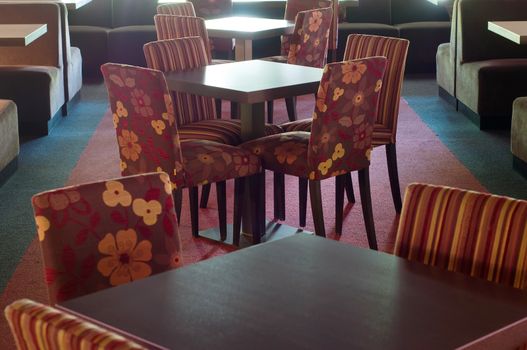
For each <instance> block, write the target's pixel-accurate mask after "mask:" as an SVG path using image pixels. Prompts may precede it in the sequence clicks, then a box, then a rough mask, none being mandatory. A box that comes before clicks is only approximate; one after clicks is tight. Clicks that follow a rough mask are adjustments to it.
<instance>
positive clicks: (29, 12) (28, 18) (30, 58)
mask: <svg viewBox="0 0 527 350" xmlns="http://www.w3.org/2000/svg"><path fill="white" fill-rule="evenodd" d="M0 23H2V24H27V23H41V24H47V32H46V34H44V35H43V36H42V37H40V38H38V39H37V40H35V41H34V42H33V43H31V45H29V46H24V47H0V65H31V66H52V67H59V68H61V70H62V71H63V69H64V68H63V67H64V59H63V51H64V50H63V48H62V42H63V40H62V30H61V28H62V22H61V13H60V7H59V5H58V4H57V3H52V2H42V3H14V2H10V3H0ZM61 79H62V76H61Z"/></svg>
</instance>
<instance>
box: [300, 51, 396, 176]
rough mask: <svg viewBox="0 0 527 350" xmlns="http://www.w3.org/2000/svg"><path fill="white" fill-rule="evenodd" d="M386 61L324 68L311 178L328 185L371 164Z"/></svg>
mask: <svg viewBox="0 0 527 350" xmlns="http://www.w3.org/2000/svg"><path fill="white" fill-rule="evenodd" d="M385 67H386V58H384V57H371V58H365V59H363V60H355V61H345V62H337V63H330V64H328V65H326V67H325V68H324V74H323V75H322V79H321V80H320V86H319V88H318V92H317V101H316V105H315V111H314V113H313V123H312V127H311V137H310V139H309V147H308V151H307V158H308V159H307V160H308V164H309V167H310V169H309V171H310V172H309V178H310V179H311V180H322V179H325V178H328V177H332V176H336V175H340V174H344V173H347V172H350V171H354V170H360V169H364V168H367V167H368V166H369V165H370V153H371V135H372V132H373V122H374V120H375V117H376V114H377V105H378V100H379V92H380V90H381V87H382V77H383V74H384V69H385Z"/></svg>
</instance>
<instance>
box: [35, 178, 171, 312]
mask: <svg viewBox="0 0 527 350" xmlns="http://www.w3.org/2000/svg"><path fill="white" fill-rule="evenodd" d="M32 204H33V209H34V213H35V222H36V225H37V232H38V239H39V241H40V244H41V248H42V253H43V257H44V266H45V279H46V284H47V286H48V292H49V298H50V302H51V303H52V304H54V303H56V302H60V301H64V300H67V299H71V298H74V297H79V296H82V295H85V294H89V293H93V292H95V291H98V290H101V289H105V288H109V287H113V286H117V285H121V284H124V283H128V282H131V281H135V280H138V279H141V278H145V277H148V276H151V275H153V274H156V273H160V272H163V271H167V270H169V269H172V268H175V267H178V266H180V264H181V255H180V240H179V233H178V229H177V222H176V218H175V213H174V200H173V197H172V187H171V184H170V178H169V176H168V175H167V174H165V173H149V174H143V175H136V176H130V177H124V178H119V179H114V180H107V181H101V182H97V183H91V184H85V185H78V186H73V187H67V188H62V189H57V190H52V191H48V192H44V193H40V194H37V195H35V196H34V197H33V199H32Z"/></svg>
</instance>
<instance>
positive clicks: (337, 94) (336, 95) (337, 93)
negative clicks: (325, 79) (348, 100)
mask: <svg viewBox="0 0 527 350" xmlns="http://www.w3.org/2000/svg"><path fill="white" fill-rule="evenodd" d="M342 95H344V89H341V88H339V87H337V88H335V90H333V101H337V100H338V99H339V98H340V97H341V96H342Z"/></svg>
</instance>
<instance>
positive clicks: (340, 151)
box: [331, 142, 346, 160]
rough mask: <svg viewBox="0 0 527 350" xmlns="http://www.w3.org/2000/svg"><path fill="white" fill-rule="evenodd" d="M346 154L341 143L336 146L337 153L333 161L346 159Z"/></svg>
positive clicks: (334, 153) (333, 156)
mask: <svg viewBox="0 0 527 350" xmlns="http://www.w3.org/2000/svg"><path fill="white" fill-rule="evenodd" d="M344 154H346V150H344V147H342V143H340V142H339V143H337V145H336V146H335V151H334V152H333V154H332V155H331V159H333V160H337V159H340V158H342V157H344Z"/></svg>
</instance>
